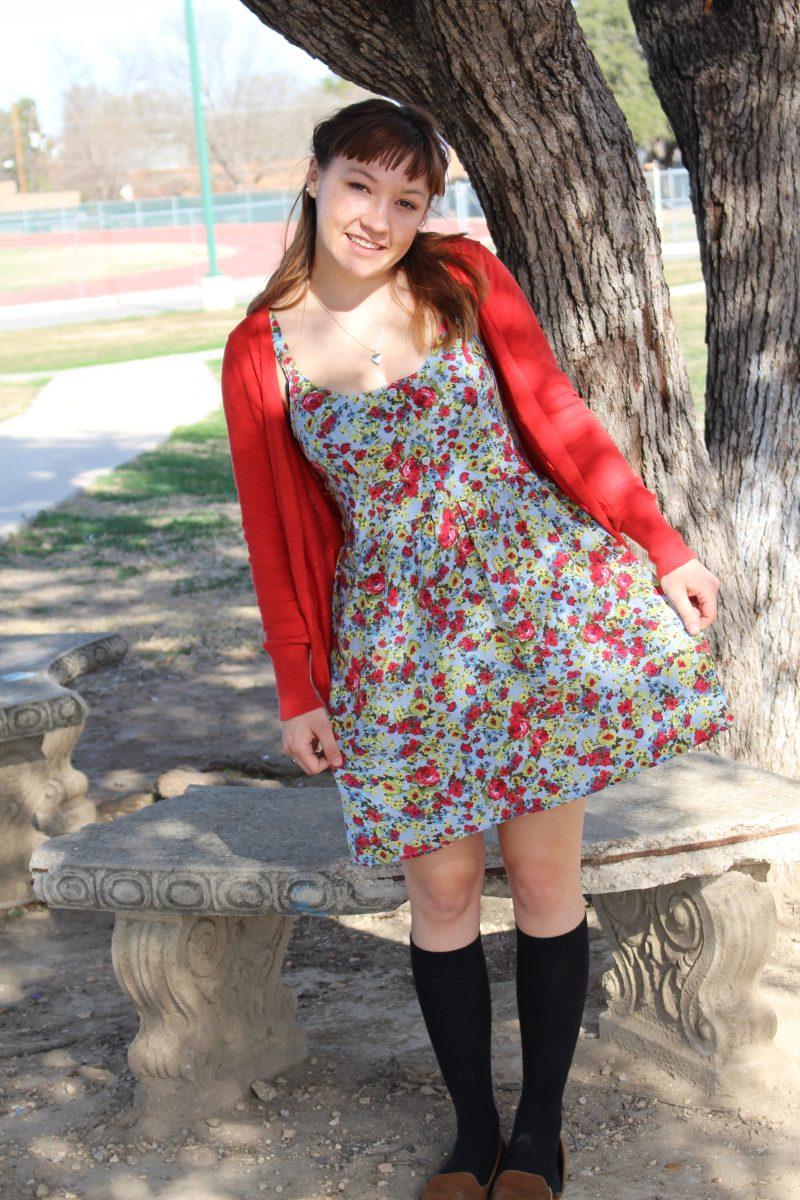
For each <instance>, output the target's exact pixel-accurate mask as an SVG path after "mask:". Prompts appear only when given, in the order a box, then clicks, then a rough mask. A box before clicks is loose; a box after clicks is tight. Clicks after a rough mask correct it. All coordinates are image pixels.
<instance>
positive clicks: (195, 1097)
mask: <svg viewBox="0 0 800 1200" xmlns="http://www.w3.org/2000/svg"><path fill="white" fill-rule="evenodd" d="M293 920H294V918H293V917H292V916H286V915H284V914H282V913H269V914H267V915H266V916H263V917H212V916H181V915H178V914H174V915H173V914H172V913H156V912H151V913H117V916H116V922H115V926H114V937H113V941H112V957H113V963H114V971H115V973H116V976H117V979H118V980H119V982H120V984H121V986H122V987H123V988H124V990H125V991H126V992H127V994H128V995H129V996H130V998H131V1000H132V1001H133V1003H134V1005H135V1006H136V1010H137V1012H138V1013H139V1022H140V1025H139V1032H138V1034H137V1035H136V1037H135V1038H134V1040H133V1042H132V1043H131V1045H130V1047H129V1049H128V1062H129V1064H130V1068H131V1070H132V1072H133V1074H134V1075H135V1076H136V1080H137V1088H136V1101H135V1109H136V1114H137V1118H138V1126H137V1128H138V1132H139V1133H140V1134H141V1135H142V1136H145V1137H148V1136H157V1135H159V1134H163V1133H164V1132H165V1131H172V1130H174V1129H177V1128H180V1126H182V1125H187V1124H190V1123H191V1122H193V1121H196V1120H198V1119H201V1118H203V1117H207V1116H210V1115H211V1114H212V1113H214V1112H217V1111H220V1110H224V1109H226V1108H229V1107H231V1106H232V1105H233V1104H235V1103H236V1101H237V1100H240V1099H241V1098H242V1096H244V1095H245V1094H246V1093H247V1090H248V1088H249V1086H250V1084H251V1083H253V1082H254V1081H255V1080H257V1079H269V1078H270V1077H271V1076H273V1075H275V1074H276V1073H278V1072H279V1071H281V1070H283V1069H284V1068H286V1067H288V1066H289V1065H291V1064H292V1063H295V1062H298V1061H300V1060H301V1059H303V1058H304V1057H305V1055H306V1053H307V1043H306V1036H305V1034H304V1033H303V1031H302V1030H301V1029H300V1028H298V1026H297V1025H296V1023H295V1019H294V1017H295V1010H296V1007H297V1001H296V999H295V996H294V994H293V992H291V990H290V989H289V988H287V987H286V986H285V984H283V983H282V982H281V966H282V963H283V956H284V952H285V950H286V945H287V943H288V941H289V935H290V933H291V930H292V923H293Z"/></svg>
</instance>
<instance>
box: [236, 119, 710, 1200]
mask: <svg viewBox="0 0 800 1200" xmlns="http://www.w3.org/2000/svg"><path fill="white" fill-rule="evenodd" d="M312 149H313V154H312V156H311V159H310V163H309V167H308V171H307V175H306V181H305V187H304V190H303V194H302V210H301V213H300V219H299V222H298V225H297V228H296V231H295V234H294V238H293V240H292V242H291V245H290V246H289V247H288V249H286V250H285V253H284V255H283V258H282V260H281V262H280V264H279V266H278V268H277V270H276V271H275V273H274V274H273V275H272V276H271V278H270V280H269V282H268V285H267V287H266V289H265V290H264V291H263V292H262V293H261V294H260V295H259V296H257V297H256V298H255V299H254V300H253V301H252V302H251V304H250V305H249V307H248V315H247V316H246V318H245V319H244V320H243V321H242V322H241V323H240V324H239V325H238V326H237V327H236V328H235V329H234V330H233V331H232V333H231V334H230V336H229V338H228V341H227V344H226V348H225V357H224V363H223V376H222V380H223V400H224V408H225V415H226V419H227V424H228V432H229V438H230V446H231V456H232V462H233V468H234V474H235V478H236V485H237V490H238V494H239V500H240V505H241V511H242V525H243V530H244V535H245V540H246V543H247V547H248V553H249V559H250V564H251V569H252V575H253V582H254V586H255V590H256V595H257V598H258V602H259V606H260V610H261V615H262V620H263V624H264V632H265V635H266V640H265V641H264V647H265V649H266V650H267V651H268V652H269V654H270V656H271V658H272V662H273V666H274V669H275V677H276V685H277V691H278V704H279V716H280V719H281V722H282V737H283V747H284V749H285V750H286V752H287V753H289V754H290V755H292V756H293V758H294V760H295V762H297V763H299V764H300V766H301V767H302V769H303V770H304V771H305V772H306V773H307V774H317V773H318V772H319V771H322V770H326V769H330V770H331V772H332V773H333V775H334V778H335V781H336V784H337V786H338V789H339V794H340V797H341V801H342V811H343V816H344V822H345V829H346V833H347V838H348V843H349V847H350V853H351V859H352V862H353V863H354V864H356V865H366V866H371V865H383V864H387V863H401V864H402V868H403V871H404V874H405V879H406V883H407V887H408V895H409V900H410V906H411V932H410V939H409V950H410V962H411V972H412V977H413V982H414V985H415V988H416V991H417V995H418V997H419V1003H420V1008H421V1011H422V1015H423V1018H424V1021H425V1024H426V1027H427V1030H428V1033H429V1035H430V1038H431V1042H432V1045H433V1049H434V1052H435V1054H436V1058H437V1061H438V1063H439V1066H440V1068H441V1071H442V1076H443V1079H444V1081H445V1084H446V1086H447V1088H448V1091H449V1094H450V1096H451V1098H452V1101H453V1104H454V1107H455V1117H456V1135H455V1141H454V1144H453V1146H452V1150H451V1152H450V1154H449V1155H448V1157H447V1159H446V1160H445V1161H444V1162H443V1163H442V1164H441V1165H440V1167H439V1170H438V1172H437V1173H436V1174H435V1175H434V1176H433V1177H432V1178H431V1179H429V1181H428V1183H427V1185H426V1187H425V1190H424V1192H423V1197H424V1200H457V1198H458V1200H473V1198H474V1200H477V1198H479V1197H484V1198H485V1197H487V1196H488V1195H489V1191H490V1189H491V1188H492V1185H494V1186H493V1190H492V1196H493V1198H494V1200H512V1197H513V1198H518V1200H520V1198H522V1197H533V1196H536V1197H546V1196H548V1195H550V1193H551V1192H552V1194H553V1195H554V1196H556V1195H558V1194H560V1193H561V1191H562V1189H563V1186H564V1178H565V1166H566V1163H565V1156H564V1144H563V1140H562V1137H561V1115H562V1114H561V1106H562V1095H563V1091H564V1086H565V1083H566V1079H567V1075H568V1072H569V1068H570V1064H571V1062H572V1057H573V1053H574V1049H575V1044H576V1041H577V1037H578V1032H579V1028H580V1022H581V1016H582V1012H583V1005H584V1000H585V996H586V988H587V982H588V930H587V922H586V913H585V909H584V900H583V895H582V892H581V878H580V863H581V841H582V830H583V818H584V807H585V797H586V795H587V794H588V793H590V792H593V791H596V790H598V789H600V788H603V787H605V786H607V785H608V784H610V783H615V782H617V781H619V780H621V779H622V778H624V777H625V776H626V775H628V774H630V773H632V772H635V771H639V770H642V769H644V768H646V767H648V766H651V765H653V764H655V763H657V762H660V761H663V760H664V759H666V758H668V757H669V756H671V755H672V754H677V753H680V752H682V751H685V750H689V749H691V748H692V747H693V746H696V745H697V744H698V743H701V742H703V741H705V740H707V739H708V738H710V737H712V736H713V735H714V734H715V733H717V732H719V731H720V730H721V729H724V728H725V727H726V726H727V725H728V724H730V722H731V721H732V719H733V717H732V714H731V713H730V712H728V711H727V704H726V698H725V695H724V693H723V691H722V689H721V687H720V684H719V681H718V679H717V676H716V674H715V670H714V664H713V662H712V660H711V659H710V657H709V646H708V643H707V641H706V640H705V639H703V638H698V637H697V636H696V635H697V634H698V633H699V632H700V631H702V630H703V629H705V628H707V627H708V626H709V625H710V624H711V623H712V621H713V620H714V619H715V617H716V594H717V590H718V586H719V580H718V579H717V578H716V577H715V576H714V575H713V574H712V573H711V572H710V571H709V570H708V569H707V568H706V567H705V566H703V564H702V563H701V562H700V561H699V560H698V558H697V556H696V554H695V552H694V551H693V550H692V549H691V548H690V547H689V546H687V544H686V543H685V542H684V541H683V539H682V538H681V536H680V534H679V533H677V531H676V530H674V529H673V528H672V527H671V526H669V525H668V524H667V522H666V521H665V519H664V517H663V516H662V515H661V513H660V512H659V510H658V506H657V503H656V499H655V497H654V496H653V494H652V493H651V492H649V491H647V489H646V488H645V487H644V484H643V482H642V480H641V478H640V476H638V475H636V474H635V472H634V471H633V470H632V469H631V468H630V466H629V465H628V464H627V463H626V462H625V460H624V458H623V456H622V455H621V453H620V451H619V450H618V448H617V447H616V446H615V444H614V443H613V441H612V440H611V439H610V438H609V436H608V434H607V433H606V432H605V430H604V429H603V426H602V425H601V423H600V422H599V421H598V420H597V419H596V418H595V417H594V416H593V414H592V413H591V410H590V409H589V408H588V406H587V405H586V404H585V403H584V401H583V400H582V399H581V398H580V396H578V395H577V393H576V392H575V391H574V389H573V388H572V387H571V385H570V383H569V380H568V378H567V377H566V375H565V374H564V373H563V372H562V371H561V370H560V369H559V367H558V364H557V362H556V360H555V358H554V356H553V353H552V350H551V349H550V347H549V345H548V343H547V340H546V338H545V336H544V334H543V332H542V330H541V328H540V327H539V325H538V322H537V320H536V317H535V315H534V313H533V310H532V308H531V306H530V304H529V303H528V301H527V299H526V298H525V296H524V294H523V293H522V290H521V289H520V288H519V286H518V284H517V283H516V281H515V280H514V279H513V277H512V276H511V273H510V272H509V271H508V270H507V269H506V268H505V267H504V266H503V264H502V263H500V261H499V259H497V258H496V256H494V255H493V254H491V253H490V252H489V251H488V250H486V249H485V248H484V247H483V246H482V245H481V244H480V243H479V242H477V241H475V240H473V239H470V238H466V237H464V236H463V235H461V234H457V235H440V234H434V233H430V232H423V231H422V227H423V226H424V224H425V222H426V219H427V216H428V213H429V211H430V208H431V204H432V202H433V200H434V199H435V197H437V196H441V195H442V194H443V192H444V184H445V177H446V171H447V167H448V156H447V151H446V147H445V144H444V142H443V139H442V138H441V136H440V135H439V134H438V132H437V130H436V128H435V125H434V123H433V120H432V119H431V115H430V114H429V113H428V112H427V111H426V110H424V109H421V108H419V107H416V106H408V105H405V106H398V105H396V104H394V103H392V102H391V101H388V100H383V99H370V100H366V101H364V102H362V103H358V104H353V105H349V106H347V107H345V108H343V109H340V110H339V111H338V112H336V113H334V114H333V115H332V116H331V117H330V118H328V119H327V120H324V121H322V122H321V123H320V124H319V125H317V126H316V128H315V129H314V134H313V141H312ZM623 533H627V534H628V535H629V536H630V537H632V538H633V539H634V540H635V541H637V542H639V543H640V544H641V545H642V546H644V547H645V548H646V550H647V552H648V554H649V556H650V558H651V560H652V562H653V564H654V566H655V570H656V576H657V580H658V581H657V582H656V581H655V580H654V579H653V576H652V574H651V573H650V572H649V571H648V570H647V569H646V568H645V567H644V565H643V564H642V563H641V562H640V561H639V560H638V559H637V558H636V556H635V555H634V554H633V553H632V552H631V550H630V549H629V547H628V546H627V545H626V543H625V541H624V540H623V538H622V536H621V535H622V534H623ZM492 826H496V827H497V833H498V837H499V841H500V846H501V849H502V854H503V860H504V863H505V867H506V870H507V873H508V879H509V884H510V889H511V892H512V896H513V910H514V917H515V923H516V947H517V1002H518V1008H519V1020H520V1030H521V1042H522V1060H523V1082H522V1093H521V1096H520V1099H519V1105H518V1108H517V1111H516V1115H515V1119H514V1124H513V1128H512V1130H511V1131H510V1136H509V1137H508V1141H507V1142H506V1140H505V1139H504V1138H503V1137H502V1136H501V1131H500V1123H499V1117H498V1111H497V1108H496V1106H495V1101H494V1097H493V1092H492V1072H491V1008H490V992H489V980H488V977H487V971H486V960H485V958H484V953H483V946H482V942H481V933H480V899H481V891H482V882H483V871H484V844H483V831H484V830H485V829H488V828H490V827H492Z"/></svg>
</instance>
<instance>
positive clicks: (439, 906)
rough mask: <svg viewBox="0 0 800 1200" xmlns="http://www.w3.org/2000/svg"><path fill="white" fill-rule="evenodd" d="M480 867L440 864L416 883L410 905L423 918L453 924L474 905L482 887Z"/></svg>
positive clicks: (478, 901)
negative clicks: (441, 865) (438, 867)
mask: <svg viewBox="0 0 800 1200" xmlns="http://www.w3.org/2000/svg"><path fill="white" fill-rule="evenodd" d="M483 872H484V868H483V866H482V865H481V866H468V865H466V864H458V865H453V866H443V867H441V868H440V869H438V870H436V871H433V872H431V874H430V875H429V876H428V877H427V878H426V879H425V880H424V881H421V882H418V883H417V886H416V887H415V888H414V891H413V895H412V907H413V908H416V909H417V911H418V912H420V913H421V914H422V915H423V916H424V917H425V919H426V920H429V921H432V922H435V923H436V924H454V923H456V922H458V921H460V920H461V919H462V918H464V917H465V916H466V915H467V914H468V913H469V912H470V911H471V910H472V909H473V908H474V907H475V906H476V905H478V906H480V897H481V892H482V890H483Z"/></svg>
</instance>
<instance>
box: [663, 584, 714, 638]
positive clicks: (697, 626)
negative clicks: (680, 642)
mask: <svg viewBox="0 0 800 1200" xmlns="http://www.w3.org/2000/svg"><path fill="white" fill-rule="evenodd" d="M706 574H707V579H704V580H703V582H702V583H699V584H686V583H678V582H677V581H676V583H675V584H674V586H673V587H671V588H669V590H667V589H664V590H665V591H666V593H667V595H668V596H669V599H670V600H671V601H672V603H673V604H674V605H675V608H676V610H677V612H678V615H679V616H680V618H681V620H682V621H683V623H684V625H685V626H686V629H687V630H688V632H689V633H700V631H701V630H703V629H707V628H708V626H709V625H711V624H713V622H714V621H715V620H716V619H717V591H718V590H719V582H718V580H717V577H716V576H715V575H712V574H711V572H706Z"/></svg>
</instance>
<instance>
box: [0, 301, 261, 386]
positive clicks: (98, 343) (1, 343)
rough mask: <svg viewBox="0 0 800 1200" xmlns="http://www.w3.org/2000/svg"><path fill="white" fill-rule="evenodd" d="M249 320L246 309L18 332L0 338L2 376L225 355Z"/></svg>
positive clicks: (58, 326)
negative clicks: (200, 353) (205, 353)
mask: <svg viewBox="0 0 800 1200" xmlns="http://www.w3.org/2000/svg"><path fill="white" fill-rule="evenodd" d="M243 317H244V311H243V310H242V309H241V308H231V309H225V310H224V311H223V312H203V311H197V312H167V313H156V314H154V315H153V316H148V317H125V318H124V319H122V320H118V321H117V320H114V321H86V322H83V323H80V324H75V325H54V326H48V327H46V328H44V329H15V330H11V331H8V332H3V333H0V371H2V372H4V373H6V374H11V373H13V372H14V371H56V370H60V369H62V368H64V367H88V366H92V365H93V364H95V363H112V362H127V361H128V360H129V359H134V358H154V357H156V356H157V355H160V354H184V353H186V352H188V351H191V350H217V349H218V350H220V351H222V349H223V348H224V346H225V339H226V338H227V336H228V334H229V333H230V331H231V330H232V329H233V327H234V326H235V325H238V324H239V322H240V321H241V320H242V319H243ZM14 382H16V381H14Z"/></svg>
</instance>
